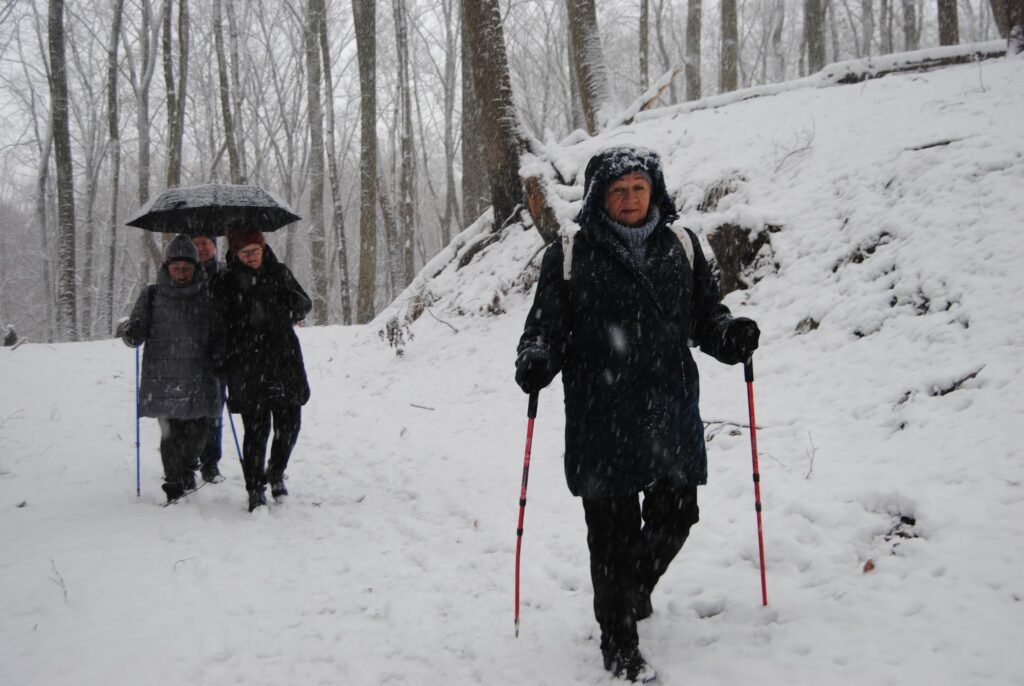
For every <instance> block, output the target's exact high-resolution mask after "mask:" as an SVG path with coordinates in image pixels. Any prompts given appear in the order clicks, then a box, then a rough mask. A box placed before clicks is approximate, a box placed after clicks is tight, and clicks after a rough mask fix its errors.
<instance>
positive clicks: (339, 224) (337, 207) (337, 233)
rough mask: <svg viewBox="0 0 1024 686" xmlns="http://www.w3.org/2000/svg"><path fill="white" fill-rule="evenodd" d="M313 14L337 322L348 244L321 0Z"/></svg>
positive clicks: (347, 305)
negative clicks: (316, 22)
mask: <svg viewBox="0 0 1024 686" xmlns="http://www.w3.org/2000/svg"><path fill="white" fill-rule="evenodd" d="M317 4H318V8H317V9H318V11H317V18H318V19H319V21H320V26H319V31H318V33H319V36H320V54H321V57H322V59H323V77H324V100H325V103H324V115H325V116H324V137H325V139H326V141H325V145H326V148H327V176H328V178H329V179H330V183H331V233H332V234H333V235H334V245H335V257H336V260H337V264H338V291H339V294H338V295H339V299H340V300H341V322H342V324H345V325H346V326H347V325H349V324H351V323H352V295H351V292H350V287H349V273H348V246H347V240H346V238H345V215H344V213H343V212H342V206H341V173H340V171H339V170H338V152H337V148H336V143H335V139H334V77H333V76H332V74H331V49H330V41H329V39H328V36H327V12H326V6H325V4H324V0H317Z"/></svg>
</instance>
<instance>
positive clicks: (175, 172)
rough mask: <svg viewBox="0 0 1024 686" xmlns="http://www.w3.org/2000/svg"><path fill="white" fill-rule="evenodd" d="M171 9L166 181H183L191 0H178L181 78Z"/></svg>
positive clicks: (167, 19)
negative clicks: (175, 70)
mask: <svg viewBox="0 0 1024 686" xmlns="http://www.w3.org/2000/svg"><path fill="white" fill-rule="evenodd" d="M172 18H173V17H172V12H171V11H170V7H168V11H167V14H166V15H164V21H163V26H164V29H163V57H164V59H163V63H164V87H165V89H166V91H167V139H168V140H167V185H168V186H169V187H173V186H180V185H181V149H182V138H183V136H184V132H185V131H184V130H185V97H186V93H185V89H186V86H187V84H188V52H189V17H188V0H179V2H178V82H177V84H175V81H174V49H173V41H172V35H171V33H172V26H173V22H172Z"/></svg>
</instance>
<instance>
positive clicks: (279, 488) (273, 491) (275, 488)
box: [270, 476, 288, 500]
mask: <svg viewBox="0 0 1024 686" xmlns="http://www.w3.org/2000/svg"><path fill="white" fill-rule="evenodd" d="M270 495H272V496H274V500H279V499H280V498H283V497H285V496H286V495H288V489H287V487H285V485H284V477H283V476H281V477H276V478H274V479H272V480H271V481H270Z"/></svg>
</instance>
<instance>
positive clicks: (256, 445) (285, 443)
mask: <svg viewBox="0 0 1024 686" xmlns="http://www.w3.org/2000/svg"><path fill="white" fill-rule="evenodd" d="M271 422H273V426H274V442H273V443H272V444H271V446H270V463H269V464H268V465H266V467H264V461H265V459H266V454H267V439H268V438H269V437H270V426H271ZM242 426H243V427H245V438H244V439H243V441H242V474H243V475H244V476H245V488H246V490H248V491H251V490H253V489H254V488H260V487H262V486H264V485H265V484H266V483H267V482H268V481H279V480H281V479H283V478H284V470H285V469H286V468H287V467H288V458H290V457H291V454H292V448H294V447H295V441H297V440H298V438H299V429H300V428H301V426H302V406H301V405H287V404H281V405H260V406H258V407H256V408H255V409H252V410H250V411H247V412H243V413H242Z"/></svg>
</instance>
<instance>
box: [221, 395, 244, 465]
mask: <svg viewBox="0 0 1024 686" xmlns="http://www.w3.org/2000/svg"><path fill="white" fill-rule="evenodd" d="M221 398H223V400H224V409H225V410H228V391H227V389H226V388H225V389H224V390H223V391H222V392H221ZM228 423H229V424H231V435H232V436H234V437H235V452H236V453H238V461H239V462H241V463H242V464H243V465H244V464H245V462H244V461H243V460H242V449H241V448H239V447H238V432H237V431H235V418H234V417H232V416H231V410H228Z"/></svg>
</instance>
